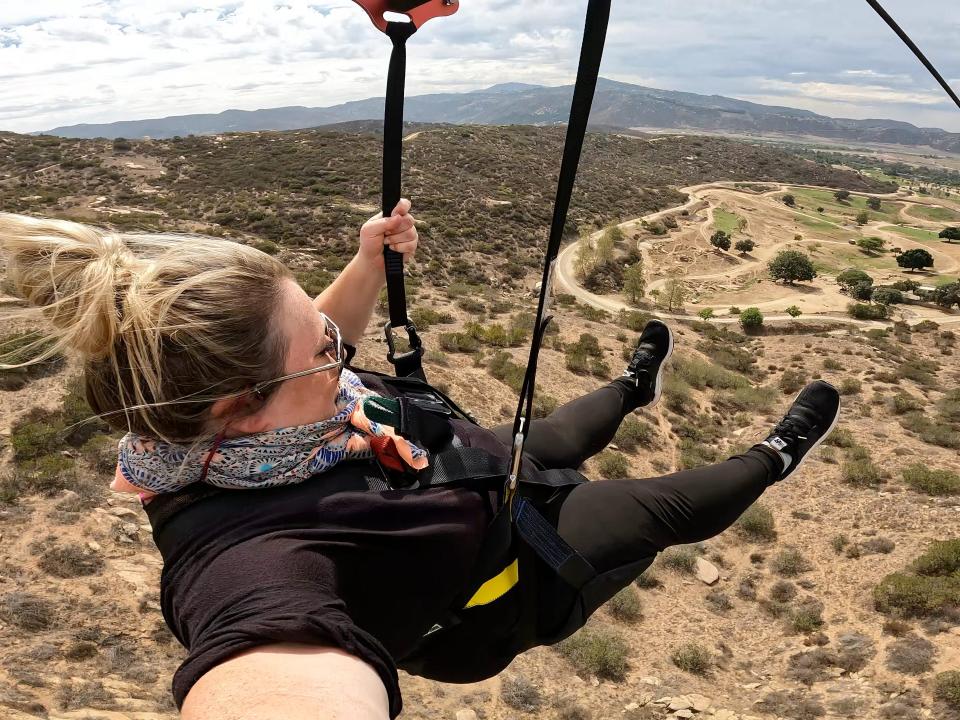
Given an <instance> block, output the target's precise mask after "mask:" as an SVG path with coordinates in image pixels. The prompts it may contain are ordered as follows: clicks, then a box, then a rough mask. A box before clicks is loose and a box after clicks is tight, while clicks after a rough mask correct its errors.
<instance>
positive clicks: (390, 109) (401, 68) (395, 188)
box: [381, 22, 425, 379]
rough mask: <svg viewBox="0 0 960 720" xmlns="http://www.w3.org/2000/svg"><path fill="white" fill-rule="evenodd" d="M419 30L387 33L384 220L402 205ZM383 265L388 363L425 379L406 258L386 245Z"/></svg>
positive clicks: (394, 25)
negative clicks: (409, 81) (410, 72)
mask: <svg viewBox="0 0 960 720" xmlns="http://www.w3.org/2000/svg"><path fill="white" fill-rule="evenodd" d="M416 31H417V26H416V25H414V24H413V23H412V22H390V23H387V30H386V33H387V35H388V36H389V38H390V40H391V41H392V42H393V51H392V52H391V53H390V71H389V74H388V75H387V95H386V102H385V105H384V115H383V195H382V204H381V209H382V210H383V217H385V218H387V217H390V214H391V213H392V212H393V209H394V208H395V207H396V206H397V203H398V202H400V192H401V191H400V188H401V182H402V174H403V99H404V90H405V84H406V75H407V40H408V39H409V38H410V36H411V35H413V34H414V33H415V32H416ZM383 264H384V269H385V271H386V278H387V305H388V307H389V309H390V320H389V321H388V322H387V324H386V325H384V328H383V331H384V334H385V335H386V339H387V360H389V361H390V362H391V363H392V364H393V367H394V372H395V373H396V374H397V375H398V376H400V377H411V376H413V377H419V378H421V379H425V376H424V374H423V365H422V362H421V357H422V355H423V343H422V341H421V340H420V336H419V335H418V334H417V328H416V327H415V326H414V325H413V323H412V322H410V319H409V318H408V317H407V291H406V287H405V285H404V280H403V255H402V254H401V253H398V252H397V251H395V250H391V249H390V248H389V247H387V246H386V245H384V246H383ZM395 328H405V329H406V331H407V337H408V339H409V342H410V349H409V350H408V351H407V352H403V353H397V352H396V347H395V345H394V340H393V330H394V329H395Z"/></svg>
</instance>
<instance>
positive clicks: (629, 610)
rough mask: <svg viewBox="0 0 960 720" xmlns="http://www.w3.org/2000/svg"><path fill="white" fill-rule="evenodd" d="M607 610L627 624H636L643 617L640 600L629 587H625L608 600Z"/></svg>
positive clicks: (635, 592)
mask: <svg viewBox="0 0 960 720" xmlns="http://www.w3.org/2000/svg"><path fill="white" fill-rule="evenodd" d="M607 608H608V609H609V610H610V614H611V615H613V616H614V617H615V618H617V619H618V620H624V621H627V622H636V621H637V620H639V619H640V618H641V617H642V615H643V607H642V605H641V603H640V598H639V597H638V596H637V591H636V590H634V589H633V588H632V587H630V586H627V587H625V588H624V589H623V590H621V591H620V592H618V593H617V594H616V595H614V596H613V597H612V598H610V601H609V602H608V603H607Z"/></svg>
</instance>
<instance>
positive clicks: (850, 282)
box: [837, 268, 873, 292]
mask: <svg viewBox="0 0 960 720" xmlns="http://www.w3.org/2000/svg"><path fill="white" fill-rule="evenodd" d="M837 284H838V285H839V286H840V289H841V290H843V291H844V292H850V290H851V289H852V288H854V287H856V286H857V285H873V278H872V277H870V276H869V275H867V274H866V273H865V272H864V271H863V270H858V269H857V268H847V269H846V270H844V271H843V272H841V273H840V274H839V275H837Z"/></svg>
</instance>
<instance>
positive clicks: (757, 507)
mask: <svg viewBox="0 0 960 720" xmlns="http://www.w3.org/2000/svg"><path fill="white" fill-rule="evenodd" d="M734 527H736V529H737V531H738V532H739V533H740V534H741V535H743V536H744V537H746V538H748V539H750V540H753V541H755V542H763V541H769V540H775V539H776V537H777V530H776V521H775V520H774V517H773V513H772V512H771V511H770V510H769V508H767V506H766V505H764V504H763V503H761V502H755V503H754V504H753V505H751V506H750V507H749V508H747V509H746V511H744V513H743V515H741V516H740V517H739V518H738V519H737V521H736V523H734Z"/></svg>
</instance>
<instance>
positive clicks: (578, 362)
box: [564, 347, 590, 375]
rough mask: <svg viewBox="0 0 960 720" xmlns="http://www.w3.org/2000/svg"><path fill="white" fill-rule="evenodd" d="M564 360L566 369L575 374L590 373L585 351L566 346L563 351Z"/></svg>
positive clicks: (588, 359) (588, 360)
mask: <svg viewBox="0 0 960 720" xmlns="http://www.w3.org/2000/svg"><path fill="white" fill-rule="evenodd" d="M564 360H565V361H566V366H567V370H569V371H570V372H572V373H576V374H577V375H589V374H590V358H589V356H587V355H586V354H585V353H583V352H581V351H579V350H577V349H574V348H572V347H571V348H567V350H566V352H565V353H564Z"/></svg>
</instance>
